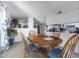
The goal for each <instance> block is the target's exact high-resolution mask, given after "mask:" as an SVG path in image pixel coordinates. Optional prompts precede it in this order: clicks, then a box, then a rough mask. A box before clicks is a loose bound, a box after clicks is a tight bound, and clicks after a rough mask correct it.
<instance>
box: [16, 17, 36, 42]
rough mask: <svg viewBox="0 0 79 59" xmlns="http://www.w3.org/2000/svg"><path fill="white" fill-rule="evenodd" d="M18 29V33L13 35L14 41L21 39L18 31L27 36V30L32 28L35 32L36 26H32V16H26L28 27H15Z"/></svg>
mask: <svg viewBox="0 0 79 59" xmlns="http://www.w3.org/2000/svg"><path fill="white" fill-rule="evenodd" d="M15 29H16V30H17V31H18V35H17V36H16V37H15V42H19V41H22V39H21V35H20V32H22V33H23V34H24V36H25V38H27V37H28V36H29V31H30V30H34V31H35V32H36V33H37V28H34V17H32V16H29V17H28V28H15Z"/></svg>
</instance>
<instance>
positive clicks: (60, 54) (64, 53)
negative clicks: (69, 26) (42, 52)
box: [48, 34, 79, 58]
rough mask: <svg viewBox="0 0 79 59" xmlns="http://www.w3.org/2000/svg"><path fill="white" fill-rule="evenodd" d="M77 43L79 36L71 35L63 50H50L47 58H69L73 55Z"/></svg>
mask: <svg viewBox="0 0 79 59" xmlns="http://www.w3.org/2000/svg"><path fill="white" fill-rule="evenodd" d="M78 41H79V35H77V34H76V35H73V36H72V37H71V38H70V39H69V40H68V41H67V42H66V44H65V46H64V48H63V49H62V50H61V49H59V48H55V49H52V50H51V51H49V52H48V55H49V57H52V58H71V56H72V54H73V53H74V50H75V47H76V44H77V43H78Z"/></svg>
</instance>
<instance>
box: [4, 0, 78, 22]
mask: <svg viewBox="0 0 79 59" xmlns="http://www.w3.org/2000/svg"><path fill="white" fill-rule="evenodd" d="M4 3H5V4H6V5H7V8H8V10H9V12H10V14H11V15H12V16H18V17H22V16H23V17H27V16H29V15H30V16H34V17H35V18H37V19H38V20H39V21H40V22H44V21H45V20H46V18H49V19H50V18H52V19H54V18H55V17H56V16H57V13H58V12H59V11H62V14H65V13H68V12H70V11H71V10H73V9H76V8H78V7H79V2H77V1H76V2H75V1H70V2H69V1H44V2H43V1H19V2H16V1H13V2H4ZM54 21H55V20H54Z"/></svg>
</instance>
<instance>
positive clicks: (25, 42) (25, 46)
mask: <svg viewBox="0 0 79 59" xmlns="http://www.w3.org/2000/svg"><path fill="white" fill-rule="evenodd" d="M20 34H21V37H22V41H23V43H24V48H25V49H26V48H27V47H28V44H27V41H26V39H25V37H24V35H23V33H22V32H20Z"/></svg>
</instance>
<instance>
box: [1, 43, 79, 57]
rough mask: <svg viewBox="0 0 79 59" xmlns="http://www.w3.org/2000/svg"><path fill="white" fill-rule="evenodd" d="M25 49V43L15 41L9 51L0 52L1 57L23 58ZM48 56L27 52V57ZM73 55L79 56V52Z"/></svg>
mask: <svg viewBox="0 0 79 59" xmlns="http://www.w3.org/2000/svg"><path fill="white" fill-rule="evenodd" d="M23 56H24V51H23V43H21V42H19V43H15V44H14V45H13V46H11V47H10V48H9V49H8V50H7V51H5V52H4V53H3V54H0V58H23ZM45 57H46V56H45V55H44V54H42V53H38V54H33V53H27V55H26V58H45ZM73 57H75V58H79V54H74V55H73Z"/></svg>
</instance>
